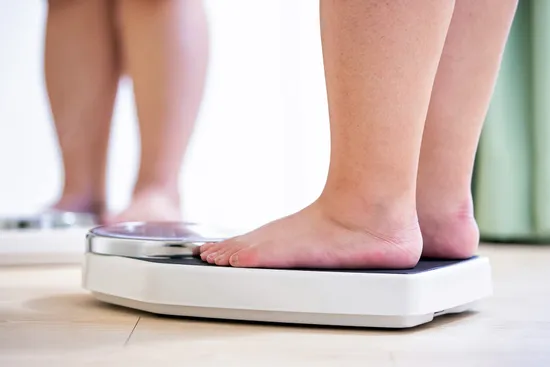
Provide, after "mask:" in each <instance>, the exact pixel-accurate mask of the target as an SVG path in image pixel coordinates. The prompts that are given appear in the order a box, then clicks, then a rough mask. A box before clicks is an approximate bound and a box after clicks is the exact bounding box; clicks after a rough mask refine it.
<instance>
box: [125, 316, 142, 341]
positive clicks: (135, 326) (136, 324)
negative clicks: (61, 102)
mask: <svg viewBox="0 0 550 367" xmlns="http://www.w3.org/2000/svg"><path fill="white" fill-rule="evenodd" d="M140 320H141V316H139V317H138V319H137V321H136V323H135V324H134V327H133V328H132V331H130V335H128V338H127V339H126V341H125V342H124V346H127V345H128V342H130V338H131V337H132V335H133V334H134V331H135V330H136V328H137V326H138V323H139V321H140Z"/></svg>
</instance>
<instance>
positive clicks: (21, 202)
mask: <svg viewBox="0 0 550 367" xmlns="http://www.w3.org/2000/svg"><path fill="white" fill-rule="evenodd" d="M206 4H207V8H208V13H209V19H210V24H211V32H212V46H211V47H212V49H211V52H212V59H211V64H210V70H209V76H208V86H207V90H206V95H205V100H204V103H203V107H202V112H201V114H200V117H199V120H198V122H197V123H198V126H197V129H196V133H195V135H194V140H193V142H192V144H191V147H190V152H189V155H188V159H187V161H186V162H185V165H184V166H183V167H182V172H181V174H182V192H183V199H182V204H183V206H184V210H185V215H186V218H187V219H191V220H197V221H202V222H208V223H212V224H214V225H223V226H236V227H239V228H252V227H255V226H258V225H261V224H263V223H265V222H266V221H269V220H272V219H275V218H277V217H280V216H282V215H285V214H288V213H290V212H292V211H294V210H297V209H299V208H300V207H302V206H303V205H306V204H307V203H309V202H310V201H311V200H313V199H315V197H316V196H317V195H318V194H319V192H320V190H321V189H322V186H323V184H324V179H325V175H326V170H327V168H328V153H329V138H328V111H327V106H326V97H325V86H324V76H323V68H322V55H321V44H320V39H319V24H318V23H319V20H318V5H317V0H300V1H295V0H261V1H257V0H231V1H225V0H209V1H207V2H206ZM45 12H46V1H45V0H35V1H31V0H25V1H8V0H2V1H0V215H9V214H13V213H32V212H34V211H37V210H40V209H41V208H43V207H45V206H47V205H48V204H49V203H51V202H52V201H54V200H55V199H56V197H57V196H58V195H59V193H60V190H61V186H60V185H61V182H62V180H61V178H62V174H63V173H62V170H61V165H60V161H59V154H58V150H57V146H56V141H55V135H54V130H53V125H52V121H51V116H50V112H49V106H48V102H47V97H46V94H45V87H44V84H43V75H42V52H43V45H42V40H43V31H44V21H45ZM130 88H131V86H130V85H129V84H128V83H127V82H125V83H122V84H121V90H120V94H119V98H118V102H117V107H116V113H115V118H114V130H113V142H116V144H113V148H112V150H111V157H110V162H109V165H110V166H109V174H108V184H109V191H108V193H109V199H110V201H111V206H112V207H113V209H115V210H116V209H121V208H122V207H124V205H125V204H126V203H127V202H128V199H129V194H130V192H131V188H132V184H133V179H134V175H135V172H136V167H137V160H136V158H137V155H136V153H137V144H136V138H137V134H136V121H135V111H134V105H133V101H132V96H131V90H130Z"/></svg>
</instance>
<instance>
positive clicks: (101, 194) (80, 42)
mask: <svg viewBox="0 0 550 367" xmlns="http://www.w3.org/2000/svg"><path fill="white" fill-rule="evenodd" d="M113 11H114V8H113V6H112V5H111V0H94V1H87V0H50V1H49V8H48V20H47V25H46V49H45V74H46V87H47V91H48V96H49V100H50V104H51V110H52V114H53V118H54V121H55V127H56V130H57V137H58V141H59V145H60V147H61V154H62V158H63V166H64V171H65V178H64V187H63V194H62V196H61V198H60V199H59V201H58V202H57V204H55V205H54V208H56V209H61V210H71V211H78V212H91V213H94V214H101V212H102V211H103V209H104V206H105V166H106V161H107V146H108V142H109V131H110V122H111V115H112V112H113V105H114V101H115V97H116V91H117V86H118V79H119V63H118V55H117V47H116V43H115V30H114V22H113V20H114V19H113V15H114V14H113Z"/></svg>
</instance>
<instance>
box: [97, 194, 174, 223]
mask: <svg viewBox="0 0 550 367" xmlns="http://www.w3.org/2000/svg"><path fill="white" fill-rule="evenodd" d="M180 220H181V209H180V202H179V197H178V196H177V195H173V194H168V193H166V192H163V191H158V190H144V191H140V192H138V193H136V194H134V196H133V197H132V201H131V202H130V205H129V206H128V207H127V208H126V209H125V210H124V211H122V212H121V213H119V214H117V215H114V216H110V217H107V218H105V221H106V222H107V223H120V222H173V221H180Z"/></svg>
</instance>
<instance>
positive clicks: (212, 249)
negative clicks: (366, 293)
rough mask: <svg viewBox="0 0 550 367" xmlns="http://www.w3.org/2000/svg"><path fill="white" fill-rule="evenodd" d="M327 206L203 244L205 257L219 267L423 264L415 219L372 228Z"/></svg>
mask: <svg viewBox="0 0 550 367" xmlns="http://www.w3.org/2000/svg"><path fill="white" fill-rule="evenodd" d="M327 209H328V208H326V207H323V205H321V204H319V202H316V203H314V204H312V205H310V206H309V207H307V208H305V209H303V210H301V211H300V212H298V213H295V214H293V215H290V216H288V217H285V218H282V219H279V220H276V221H274V222H271V223H269V224H267V225H265V226H263V227H260V228H258V229H256V230H254V231H252V232H250V233H248V234H245V235H243V236H238V237H235V238H231V239H229V240H226V241H223V242H219V243H214V244H206V245H203V246H202V247H201V250H200V252H201V253H200V256H201V258H202V259H203V260H205V261H207V262H209V263H211V264H216V265H222V266H227V265H230V266H235V267H265V268H364V269H366V268H410V267H414V266H415V265H416V263H417V262H418V259H419V257H420V253H421V251H422V237H421V234H420V229H419V226H418V222H417V221H416V218H413V220H411V221H407V222H404V223H406V224H403V225H401V224H397V225H391V224H389V223H386V224H384V225H382V226H380V225H377V226H371V227H369V223H368V222H369V220H368V219H369V218H368V217H367V218H366V221H363V222H362V224H363V225H361V226H358V225H355V224H351V223H350V222H349V220H346V221H342V220H341V216H336V215H335V214H334V213H331V211H329V210H327ZM373 216H374V213H373ZM358 219H361V220H363V219H364V218H358ZM371 222H378V223H383V222H384V220H383V218H377V219H376V220H371ZM388 228H392V230H391V231H388V230H387V229H388Z"/></svg>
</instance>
